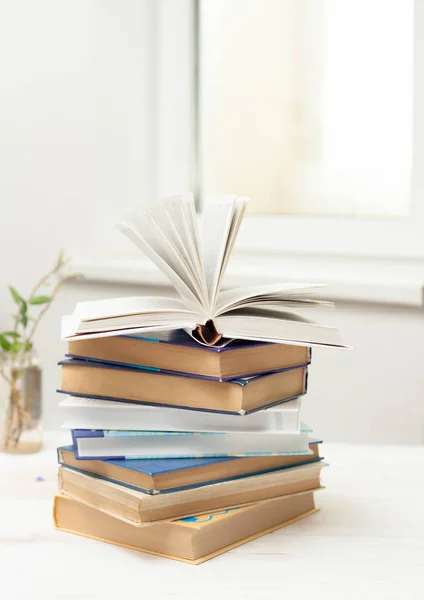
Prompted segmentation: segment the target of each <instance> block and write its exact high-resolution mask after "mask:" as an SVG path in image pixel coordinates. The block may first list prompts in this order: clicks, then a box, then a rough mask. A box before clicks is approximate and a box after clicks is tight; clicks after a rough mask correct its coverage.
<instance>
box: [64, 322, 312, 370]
mask: <svg viewBox="0 0 424 600" xmlns="http://www.w3.org/2000/svg"><path fill="white" fill-rule="evenodd" d="M152 338H154V339H152ZM68 354H69V355H71V356H74V357H77V358H91V359H96V360H102V361H106V362H112V363H118V364H127V365H136V366H141V367H150V368H154V369H160V370H161V371H163V370H164V371H174V372H179V373H190V374H193V375H203V376H205V377H213V378H215V379H218V380H225V379H234V378H235V377H243V376H247V375H255V374H257V373H265V372H271V371H279V370H281V369H287V368H289V367H300V366H305V365H307V364H308V363H309V362H310V348H308V347H305V346H292V345H290V344H265V343H260V342H259V343H258V342H249V341H242V340H235V341H233V342H231V343H229V344H227V345H225V346H219V347H214V346H212V347H205V346H201V345H200V344H199V343H197V342H196V341H194V340H193V339H192V338H191V337H190V336H189V335H188V334H187V333H185V332H184V331H181V330H179V331H164V332H157V333H156V334H153V333H152V334H151V335H150V336H149V337H147V338H143V337H137V336H113V337H105V338H94V339H83V340H72V341H70V342H68Z"/></svg>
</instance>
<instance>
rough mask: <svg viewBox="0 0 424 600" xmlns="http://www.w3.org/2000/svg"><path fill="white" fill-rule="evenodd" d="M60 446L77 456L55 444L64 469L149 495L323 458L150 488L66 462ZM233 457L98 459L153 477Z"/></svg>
mask: <svg viewBox="0 0 424 600" xmlns="http://www.w3.org/2000/svg"><path fill="white" fill-rule="evenodd" d="M313 443H314V444H317V443H319V444H320V443H321V441H314V442H313ZM61 450H66V451H68V452H72V453H73V454H74V456H75V458H77V456H76V455H75V453H74V448H73V446H60V447H59V448H57V461H58V463H59V464H60V465H62V466H65V467H66V468H67V469H72V470H75V471H78V472H80V473H84V474H85V475H90V476H91V477H96V478H98V479H103V480H104V481H109V482H110V483H115V484H118V485H123V486H125V487H128V488H129V489H132V490H135V491H137V492H143V493H145V494H149V495H154V494H168V493H172V492H178V491H182V490H190V489H194V488H198V487H204V486H207V485H212V484H215V483H223V482H224V481H233V480H236V479H244V478H245V477H252V476H254V475H264V474H265V473H272V472H275V471H282V470H286V469H292V468H294V467H301V466H304V465H309V464H311V463H315V462H320V461H322V460H323V457H322V456H317V457H315V456H314V455H305V456H304V460H302V461H300V462H297V463H294V464H289V465H284V466H278V467H274V468H269V469H261V470H256V471H252V472H247V473H242V474H240V475H235V476H231V477H222V478H219V479H216V478H213V479H206V480H204V481H201V482H198V483H194V484H190V485H181V486H178V487H173V488H168V489H164V490H157V489H152V488H143V487H141V486H137V485H131V484H130V483H126V482H123V481H121V480H117V479H114V478H113V477H107V476H105V475H100V474H98V473H94V472H93V471H91V470H90V471H87V470H86V469H84V466H81V468H79V467H76V466H74V465H70V464H68V463H67V462H66V461H64V460H62V459H61V456H60V451H61ZM234 460H236V461H237V460H240V458H239V457H237V456H226V457H221V458H219V457H212V458H162V459H161V458H154V459H150V458H141V459H125V458H123V459H112V458H109V459H102V460H101V461H99V462H104V463H107V464H108V465H112V466H116V467H119V468H121V469H128V470H129V471H135V472H138V473H142V474H143V475H147V476H150V477H154V476H157V475H163V474H166V473H174V472H176V471H180V472H184V471H188V470H190V469H193V468H201V467H207V466H210V465H220V464H224V463H226V462H229V461H234ZM79 462H80V463H81V464H82V465H84V460H82V459H80V460H79Z"/></svg>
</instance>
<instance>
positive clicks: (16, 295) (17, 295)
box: [9, 285, 25, 304]
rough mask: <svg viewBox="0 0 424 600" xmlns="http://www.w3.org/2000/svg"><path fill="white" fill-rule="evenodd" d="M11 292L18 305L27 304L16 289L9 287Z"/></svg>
mask: <svg viewBox="0 0 424 600" xmlns="http://www.w3.org/2000/svg"><path fill="white" fill-rule="evenodd" d="M9 291H10V293H11V294H12V298H13V299H14V301H15V302H16V304H25V300H24V299H23V298H22V297H21V296H20V295H19V294H18V292H17V291H16V290H15V288H14V287H12V286H11V285H9Z"/></svg>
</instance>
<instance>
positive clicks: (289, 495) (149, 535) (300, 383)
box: [55, 331, 323, 562]
mask: <svg viewBox="0 0 424 600" xmlns="http://www.w3.org/2000/svg"><path fill="white" fill-rule="evenodd" d="M309 362H310V349H309V348H307V347H303V346H291V345H282V344H266V343H257V342H246V341H237V340H233V341H231V342H229V343H227V344H225V345H224V346H221V347H219V348H215V347H202V346H200V345H199V344H198V343H197V342H196V341H193V340H192V339H191V338H190V336H189V335H188V334H186V333H185V332H183V331H178V332H167V333H159V334H158V335H157V337H156V339H152V338H151V337H150V338H142V337H140V336H123V337H119V336H114V337H107V338H98V339H87V340H75V341H70V342H69V343H68V355H67V358H66V360H63V361H62V362H61V363H60V364H61V370H62V383H61V390H60V391H61V392H63V393H64V394H67V396H66V397H65V398H64V399H63V400H62V401H61V402H60V410H61V412H62V414H63V423H64V426H65V427H67V428H69V429H70V430H71V432H72V439H73V444H72V446H67V447H62V448H59V449H58V459H59V464H60V467H59V491H60V495H59V496H57V498H56V501H55V502H56V508H55V519H56V525H57V527H58V528H59V529H64V530H66V531H71V532H74V533H78V534H81V535H86V536H89V537H95V538H98V539H102V540H105V541H109V542H112V543H117V544H123V545H127V546H131V547H134V548H138V549H140V550H144V551H146V552H155V553H158V554H162V555H166V556H172V557H173V558H179V559H181V560H186V561H190V562H200V561H202V560H206V559H207V558H210V557H211V556H212V555H214V554H216V553H219V552H222V551H224V550H227V549H228V548H232V547H233V546H234V545H237V544H239V543H243V542H244V541H246V540H248V539H251V538H252V537H256V536H257V535H260V534H262V533H265V532H267V531H270V530H273V529H275V528H277V527H281V526H283V525H285V524H287V523H289V522H292V521H293V520H295V519H298V518H300V517H303V516H305V515H307V514H310V513H311V512H313V511H314V510H315V504H314V498H313V492H314V491H315V490H317V489H319V488H320V471H321V468H322V466H323V463H322V462H321V458H320V456H319V443H318V441H315V440H311V439H309V432H308V431H307V430H306V428H305V427H304V426H302V424H301V423H300V420H299V410H300V396H302V395H303V394H304V393H305V392H306V383H307V366H308V364H309ZM275 405H277V406H275ZM264 409H266V410H264ZM206 513H207V514H206Z"/></svg>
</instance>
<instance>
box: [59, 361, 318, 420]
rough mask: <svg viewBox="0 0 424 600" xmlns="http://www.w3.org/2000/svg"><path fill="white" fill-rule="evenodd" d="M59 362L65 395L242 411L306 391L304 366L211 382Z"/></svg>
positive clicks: (201, 379)
mask: <svg viewBox="0 0 424 600" xmlns="http://www.w3.org/2000/svg"><path fill="white" fill-rule="evenodd" d="M59 364H60V365H61V388H60V390H58V391H59V392H62V393H66V394H68V395H76V396H84V397H89V398H100V399H105V400H124V401H128V402H141V403H144V404H151V405H158V406H174V407H176V406H179V407H184V408H191V409H198V410H210V411H218V412H224V413H233V414H237V413H239V414H241V415H243V414H245V413H249V412H252V411H255V410H259V409H262V408H266V407H269V406H272V405H274V404H278V403H280V402H282V401H284V400H289V399H292V398H296V397H297V396H301V395H302V394H305V393H306V388H307V367H306V366H304V367H297V368H293V369H285V370H283V371H278V372H276V373H275V372H274V373H269V374H264V375H257V376H254V377H244V378H240V379H232V380H231V381H212V380H209V379H204V378H202V377H200V376H194V375H189V376H188V375H182V374H181V375H170V374H167V373H154V372H150V371H145V370H143V369H137V368H132V367H121V366H116V365H107V364H104V363H97V362H94V363H93V362H90V361H86V360H76V359H69V360H63V361H61V362H60V363H59Z"/></svg>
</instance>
